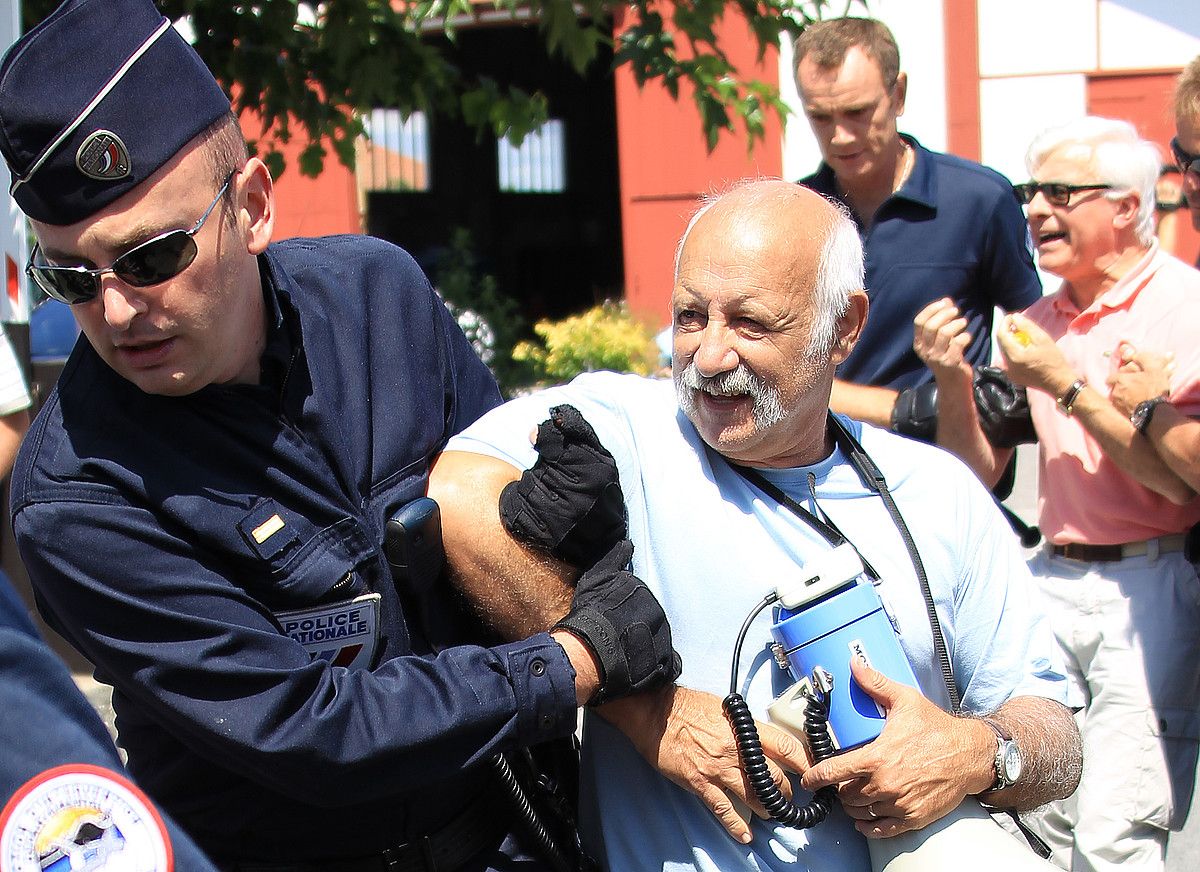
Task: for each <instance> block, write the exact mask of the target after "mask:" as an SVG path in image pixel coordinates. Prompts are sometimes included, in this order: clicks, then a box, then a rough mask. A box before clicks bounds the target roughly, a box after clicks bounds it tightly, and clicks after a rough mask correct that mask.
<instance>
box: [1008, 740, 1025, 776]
mask: <svg viewBox="0 0 1200 872" xmlns="http://www.w3.org/2000/svg"><path fill="white" fill-rule="evenodd" d="M1020 777H1021V750H1020V749H1019V748H1018V747H1017V743H1016V742H1008V743H1006V744H1005V746H1004V778H1005V780H1006V781H1008V782H1010V783H1011V782H1014V781H1016V780H1018V779H1019V778H1020Z"/></svg>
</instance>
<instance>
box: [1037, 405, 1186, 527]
mask: <svg viewBox="0 0 1200 872" xmlns="http://www.w3.org/2000/svg"><path fill="white" fill-rule="evenodd" d="M1068 386H1069V383H1068V384H1067V385H1063V386H1062V388H1061V390H1060V391H1059V392H1058V393H1055V394H1054V396H1062V395H1063V393H1065V392H1066V390H1067V387H1068ZM1160 411H1161V410H1160ZM1073 414H1074V415H1075V417H1076V418H1078V419H1079V422H1080V423H1081V424H1082V425H1083V428H1084V429H1085V430H1087V431H1088V433H1090V434H1091V436H1092V438H1093V439H1095V440H1096V442H1097V443H1098V444H1099V446H1100V450H1101V451H1103V452H1104V453H1105V455H1107V456H1108V458H1109V459H1110V460H1112V462H1113V463H1115V464H1116V465H1117V466H1118V467H1120V469H1121V470H1122V471H1124V472H1125V473H1127V474H1128V475H1130V476H1132V477H1133V478H1135V479H1137V481H1138V482H1139V483H1140V484H1142V485H1144V486H1145V487H1147V488H1149V489H1150V490H1152V491H1154V492H1155V493H1158V494H1161V495H1162V496H1164V497H1166V498H1167V499H1169V500H1170V501H1171V502H1173V503H1176V504H1179V505H1182V504H1183V503H1185V502H1187V501H1188V500H1190V499H1191V498H1192V497H1194V496H1195V495H1196V491H1195V490H1194V489H1193V488H1192V486H1191V485H1189V484H1188V482H1187V481H1185V480H1184V479H1183V478H1182V477H1180V475H1179V474H1178V473H1177V472H1175V470H1173V469H1172V468H1171V467H1170V466H1169V465H1168V464H1167V462H1166V461H1165V460H1164V459H1163V458H1162V457H1160V456H1159V453H1158V452H1157V451H1155V449H1154V446H1153V445H1151V444H1150V442H1149V441H1148V440H1146V439H1145V438H1143V437H1142V435H1141V434H1140V433H1138V432H1137V431H1136V430H1134V429H1133V425H1132V424H1130V423H1129V419H1128V418H1126V417H1125V416H1124V415H1122V414H1121V412H1120V411H1118V409H1117V408H1116V407H1115V406H1114V405H1113V404H1112V403H1111V402H1110V401H1109V399H1108V397H1106V396H1105V395H1104V394H1102V393H1101V392H1100V391H1099V390H1096V389H1095V388H1093V387H1091V386H1090V385H1087V386H1085V387H1084V388H1083V390H1081V391H1080V392H1079V395H1078V397H1077V398H1076V400H1075V405H1074V410H1073ZM1151 423H1153V421H1151Z"/></svg>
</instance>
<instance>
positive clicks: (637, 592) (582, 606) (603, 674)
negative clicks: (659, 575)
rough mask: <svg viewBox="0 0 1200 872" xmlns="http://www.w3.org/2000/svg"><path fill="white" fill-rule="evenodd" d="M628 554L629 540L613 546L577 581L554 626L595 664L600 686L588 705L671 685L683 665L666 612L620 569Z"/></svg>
mask: <svg viewBox="0 0 1200 872" xmlns="http://www.w3.org/2000/svg"><path fill="white" fill-rule="evenodd" d="M632 556H633V543H632V542H630V541H629V540H628V539H624V540H622V541H620V542H618V543H617V544H616V545H614V546H613V547H612V550H610V551H609V552H608V554H606V555H605V556H604V557H603V558H602V559H601V560H600V561H599V562H598V563H597V564H596V565H595V566H593V567H592V568H591V569H589V570H588V571H587V572H585V573H584V574H583V577H582V578H580V579H579V582H578V584H576V585H575V598H574V599H573V600H572V601H571V611H570V612H569V613H568V614H567V616H566V617H565V618H563V619H562V620H561V621H559V622H558V623H557V624H555V625H554V628H555V629H564V630H568V631H570V632H571V633H572V634H574V635H575V636H577V637H578V638H579V639H581V640H582V641H583V642H584V644H586V645H587V646H588V647H589V648H590V649H591V650H592V653H594V654H595V655H596V659H597V660H598V661H599V662H600V689H599V690H598V691H596V695H595V696H593V697H592V698H591V699H590V700H588V705H601V704H603V703H606V702H610V701H611V700H614V699H620V698H622V697H625V696H630V695H631V694H635V693H640V692H642V691H643V690H651V689H653V688H656V687H661V686H663V685H665V684H670V683H671V682H672V681H674V680H675V679H676V678H678V677H679V671H680V669H681V668H682V662H681V661H680V659H679V655H678V654H676V653H675V649H674V648H673V647H672V646H671V625H670V623H669V622H668V621H667V616H666V613H665V612H663V610H662V606H661V605H659V604H658V600H657V599H655V598H654V594H652V593H651V592H650V588H648V587H646V584H645V582H643V581H642V580H641V579H639V578H638V577H637V576H636V575H634V574H633V573H632V572H629V571H628V570H627V569H626V568H625V567H626V566H628V565H629V558H631V557H632Z"/></svg>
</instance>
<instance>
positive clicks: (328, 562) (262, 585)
mask: <svg viewBox="0 0 1200 872" xmlns="http://www.w3.org/2000/svg"><path fill="white" fill-rule="evenodd" d="M237 528H238V532H239V533H240V534H241V537H242V539H243V540H244V541H245V543H246V547H247V550H248V552H249V553H248V554H247V555H246V562H247V563H248V565H249V571H248V572H246V574H245V575H243V576H242V577H243V579H244V580H245V587H246V589H247V590H248V591H249V592H250V593H251V594H252V595H253V596H254V597H255V598H256V599H258V600H260V601H261V602H262V603H264V604H265V605H266V606H267V607H268V608H270V609H272V610H274V611H279V610H285V609H296V608H304V607H307V606H311V605H315V604H317V603H323V602H329V601H331V600H333V599H340V600H345V599H350V598H353V597H355V596H358V595H360V594H363V593H366V592H367V589H368V588H367V585H366V583H365V582H364V581H363V580H362V578H360V577H359V575H358V573H357V572H356V571H355V570H356V569H357V568H358V567H359V566H361V565H362V564H363V563H364V562H365V561H367V560H370V559H372V558H373V557H375V556H376V554H377V550H378V549H377V548H376V546H375V544H374V543H373V542H372V541H371V538H370V537H369V536H368V535H367V533H366V531H365V530H364V529H363V527H362V525H361V524H360V523H359V522H358V521H357V520H356V519H354V518H342V519H341V520H339V521H337V522H335V523H333V524H330V525H328V526H326V527H318V526H317V525H315V524H313V523H312V522H311V521H309V520H308V519H307V518H305V517H303V516H299V515H296V514H295V513H293V512H290V511H289V510H288V509H286V508H285V507H283V506H280V505H278V504H277V503H276V502H275V501H274V500H271V499H262V500H259V501H257V502H256V503H255V505H254V508H253V509H252V510H251V511H250V512H248V513H247V514H246V515H245V516H243V517H242V519H241V520H240V521H239V522H238V524H237Z"/></svg>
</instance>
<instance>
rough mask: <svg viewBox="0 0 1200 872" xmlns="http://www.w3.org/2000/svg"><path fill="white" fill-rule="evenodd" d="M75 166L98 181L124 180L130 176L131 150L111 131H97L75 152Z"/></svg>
mask: <svg viewBox="0 0 1200 872" xmlns="http://www.w3.org/2000/svg"><path fill="white" fill-rule="evenodd" d="M75 166H77V167H79V171H80V172H81V173H83V174H84V175H85V176H87V177H88V178H92V179H96V180H97V181H101V182H110V181H116V180H117V179H123V178H125V177H126V176H127V175H129V149H127V148H126V147H125V143H124V142H122V141H121V137H119V136H117V135H116V134H115V133H113V132H112V131H111V130H97V131H96V132H94V133H92V134H91V135H89V136H88V138H87V139H85V140H84V141H83V143H82V144H81V145H80V146H79V150H78V151H77V152H75Z"/></svg>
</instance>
